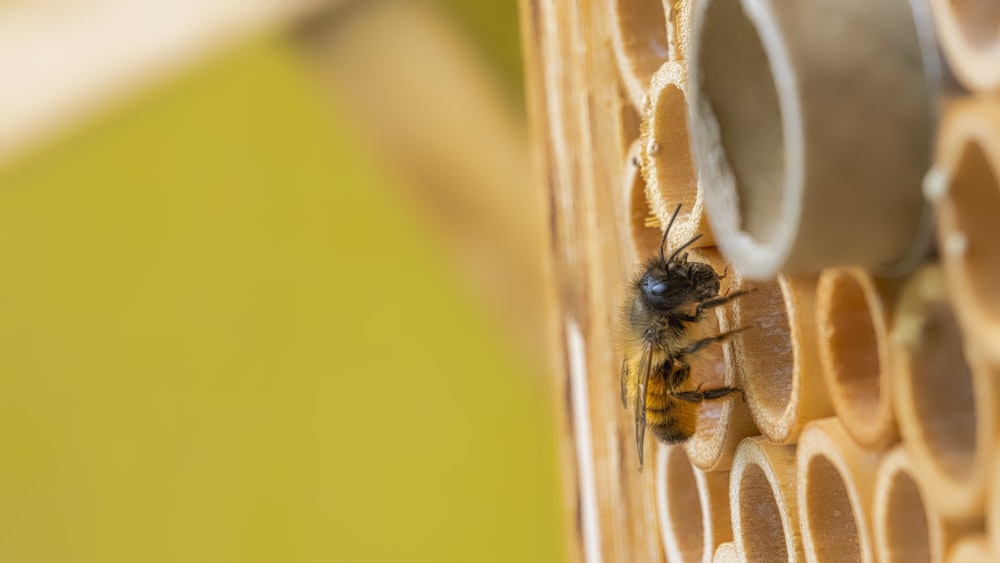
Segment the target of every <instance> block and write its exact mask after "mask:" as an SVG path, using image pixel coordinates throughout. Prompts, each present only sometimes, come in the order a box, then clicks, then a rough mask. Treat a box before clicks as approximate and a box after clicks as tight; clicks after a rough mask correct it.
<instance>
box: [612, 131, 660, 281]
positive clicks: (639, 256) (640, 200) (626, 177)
mask: <svg viewBox="0 0 1000 563" xmlns="http://www.w3.org/2000/svg"><path fill="white" fill-rule="evenodd" d="M639 145H640V141H639V140H636V141H635V142H634V143H632V146H631V147H629V150H628V153H627V155H626V157H627V158H626V161H625V164H624V166H622V193H623V196H624V198H625V209H626V210H628V214H629V216H628V224H629V229H628V233H629V239H630V242H631V246H632V249H633V251H634V252H635V257H636V261H642V260H645V259H646V258H648V257H650V256H652V255H653V254H654V253H655V252H656V251H657V249H658V248H659V247H660V238H661V236H662V234H661V232H660V229H658V228H657V227H656V226H653V225H651V224H650V222H649V218H650V214H649V213H650V211H649V205H648V204H647V202H646V182H645V181H644V180H643V179H642V174H640V173H639V168H640V161H639ZM663 224H664V225H666V223H663Z"/></svg>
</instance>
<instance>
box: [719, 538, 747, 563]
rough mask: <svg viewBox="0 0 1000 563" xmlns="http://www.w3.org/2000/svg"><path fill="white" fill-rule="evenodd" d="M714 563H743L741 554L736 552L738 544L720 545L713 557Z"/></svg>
mask: <svg viewBox="0 0 1000 563" xmlns="http://www.w3.org/2000/svg"><path fill="white" fill-rule="evenodd" d="M712 563H743V559H741V558H740V553H739V552H738V551H736V544H735V543H733V542H726V543H723V544H719V547H718V548H717V549H716V550H715V556H713V557H712Z"/></svg>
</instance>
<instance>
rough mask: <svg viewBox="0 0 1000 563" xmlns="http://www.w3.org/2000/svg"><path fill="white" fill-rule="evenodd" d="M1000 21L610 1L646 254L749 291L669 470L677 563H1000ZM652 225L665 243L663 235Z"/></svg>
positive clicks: (968, 10) (986, 6)
mask: <svg viewBox="0 0 1000 563" xmlns="http://www.w3.org/2000/svg"><path fill="white" fill-rule="evenodd" d="M998 6H1000V3H997V2H996V1H995V0H966V1H964V2H954V1H951V0H931V1H929V2H921V1H920V0H914V1H909V0H883V1H880V2H871V1H870V0H842V1H840V2H832V3H824V2H800V1H791V0H788V1H782V0H772V1H765V0H701V1H699V2H692V1H690V0H663V1H662V3H661V2H625V1H623V0H609V9H610V11H611V13H612V14H613V15H614V17H613V18H612V21H613V22H614V23H615V28H614V30H613V34H612V35H613V38H614V41H613V47H614V49H615V54H616V61H617V63H618V65H619V71H620V74H621V76H622V83H623V84H624V86H625V89H626V90H627V92H628V96H627V97H628V98H629V100H630V101H631V103H632V104H633V106H634V108H635V110H636V111H637V112H638V113H639V115H640V118H641V126H640V134H639V138H638V139H636V140H635V141H634V143H633V145H632V147H631V150H630V152H629V156H628V162H626V163H624V170H625V171H626V172H625V179H624V182H623V186H622V188H623V190H624V197H625V198H626V200H627V202H628V205H627V209H629V210H630V215H629V217H628V219H629V221H630V222H631V224H630V230H629V232H630V233H631V234H632V243H633V246H634V251H635V252H636V254H637V255H638V256H639V257H644V256H649V255H651V254H652V253H653V252H655V249H656V247H657V245H658V244H659V238H660V232H661V231H660V230H659V228H662V226H663V225H665V224H666V222H667V219H668V218H669V214H670V212H671V211H672V210H673V208H674V206H675V205H676V204H678V203H681V204H683V212H682V214H681V216H680V217H679V220H678V223H677V224H675V226H674V229H673V230H672V231H671V240H670V241H669V242H668V243H669V244H671V245H678V244H681V243H683V242H685V241H686V240H688V239H689V238H691V237H692V236H693V235H694V234H696V233H701V234H703V235H704V236H703V237H702V239H700V241H699V243H698V244H699V245H700V246H698V247H697V248H696V249H695V250H693V251H692V254H693V255H694V257H695V258H696V259H700V260H703V261H707V262H709V263H712V264H713V265H714V266H716V267H717V269H718V270H719V271H721V270H722V269H723V268H725V266H726V264H729V265H731V266H732V267H733V270H734V275H732V276H730V277H729V278H728V279H727V280H726V282H725V283H724V287H723V291H726V290H729V291H732V290H735V289H737V288H750V289H752V291H751V292H750V293H749V294H747V295H746V296H744V297H742V298H740V299H738V300H736V301H735V302H733V304H732V305H731V306H729V307H726V308H721V309H719V310H718V311H717V313H718V314H717V316H716V317H715V318H713V319H712V320H711V324H712V328H713V329H714V328H718V329H719V330H728V329H730V328H735V327H748V328H749V330H746V331H745V332H743V333H741V334H740V335H738V336H737V337H735V338H734V339H733V340H732V341H731V342H729V343H727V344H726V345H724V346H723V347H722V348H721V350H720V351H719V352H718V353H717V354H715V355H714V356H712V357H710V358H709V359H707V360H705V361H704V362H703V364H702V365H701V368H700V370H699V374H693V376H692V377H693V378H694V379H695V383H696V384H697V383H699V382H701V383H702V384H703V385H705V386H706V387H711V386H713V385H736V386H739V387H741V388H742V389H743V390H744V391H745V401H744V400H743V399H741V398H739V397H735V398H726V399H723V400H721V401H719V402H714V403H706V404H705V406H704V407H703V409H704V411H703V412H702V417H701V421H700V422H699V428H698V432H697V434H696V435H695V437H694V438H693V439H692V440H690V441H689V442H687V443H685V444H684V445H683V446H665V445H661V444H655V445H653V446H652V447H656V448H659V449H658V452H657V455H656V457H655V459H656V461H655V466H656V467H655V471H656V479H655V482H656V490H655V491H652V492H651V494H652V495H654V496H655V499H656V503H657V506H658V515H659V519H660V521H659V527H660V530H661V532H662V533H661V536H662V541H663V547H664V552H665V553H666V556H667V560H668V561H670V562H671V563H682V562H703V563H710V562H711V561H717V562H723V561H741V562H749V563H754V562H771V561H810V562H834V561H836V562H840V561H845V562H846V561H864V562H875V561H878V562H885V563H889V562H893V563H894V562H900V563H902V562H907V563H909V562H919V561H928V562H938V561H954V562H962V561H970V562H975V561H1000V7H998ZM658 227H659V228H658Z"/></svg>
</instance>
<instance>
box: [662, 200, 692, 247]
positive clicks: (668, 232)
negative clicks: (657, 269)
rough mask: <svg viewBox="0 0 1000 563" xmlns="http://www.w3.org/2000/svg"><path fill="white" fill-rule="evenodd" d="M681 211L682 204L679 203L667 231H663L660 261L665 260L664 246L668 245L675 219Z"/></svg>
mask: <svg viewBox="0 0 1000 563" xmlns="http://www.w3.org/2000/svg"><path fill="white" fill-rule="evenodd" d="M680 210H681V204H680V203H678V204H677V207H675V208H674V213H673V215H671V216H670V221H669V222H668V223H667V228H666V230H665V231H663V238H662V239H660V260H663V246H664V245H665V244H667V236H668V235H669V234H670V227H673V226H674V219H676V218H677V214H678V213H679V212H680ZM688 244H690V243H688ZM675 254H676V253H675ZM670 259H671V260H673V257H672V256H671V258H670Z"/></svg>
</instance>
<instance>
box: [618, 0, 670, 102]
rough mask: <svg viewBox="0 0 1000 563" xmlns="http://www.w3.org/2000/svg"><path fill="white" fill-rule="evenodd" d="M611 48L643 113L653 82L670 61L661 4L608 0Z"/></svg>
mask: <svg viewBox="0 0 1000 563" xmlns="http://www.w3.org/2000/svg"><path fill="white" fill-rule="evenodd" d="M607 2H608V10H609V12H610V15H611V29H610V31H611V47H612V50H613V51H614V54H615V61H616V62H617V64H618V72H619V74H620V75H621V79H622V82H623V83H624V85H625V90H626V91H627V92H628V97H629V99H630V100H631V101H632V105H633V106H634V107H635V108H636V109H637V110H639V111H641V110H642V108H643V106H644V105H645V104H644V98H645V96H646V90H647V88H649V79H650V78H651V77H652V76H653V73H655V72H656V69H658V68H660V65H661V64H663V63H664V62H666V61H667V59H668V58H669V56H670V47H669V43H668V40H667V21H666V18H665V17H664V11H663V5H662V4H661V3H660V0H638V1H635V0H607Z"/></svg>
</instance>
